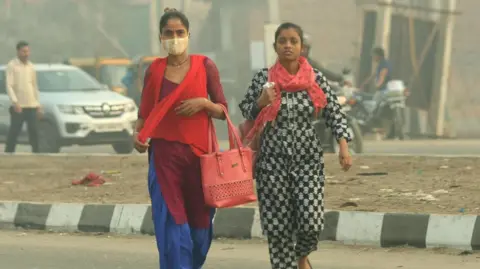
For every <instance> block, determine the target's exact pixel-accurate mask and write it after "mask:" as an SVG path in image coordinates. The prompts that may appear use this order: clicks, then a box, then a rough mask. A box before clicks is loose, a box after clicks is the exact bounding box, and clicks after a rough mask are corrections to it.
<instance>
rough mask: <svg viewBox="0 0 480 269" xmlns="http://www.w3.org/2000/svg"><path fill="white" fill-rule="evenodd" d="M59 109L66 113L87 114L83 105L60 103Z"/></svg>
mask: <svg viewBox="0 0 480 269" xmlns="http://www.w3.org/2000/svg"><path fill="white" fill-rule="evenodd" d="M57 107H58V110H60V112H62V113H65V114H71V115H79V114H85V111H84V110H83V107H81V106H72V105H58V106H57Z"/></svg>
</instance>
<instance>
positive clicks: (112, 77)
mask: <svg viewBox="0 0 480 269" xmlns="http://www.w3.org/2000/svg"><path fill="white" fill-rule="evenodd" d="M128 68H129V66H128V65H103V66H102V67H101V68H100V81H101V82H102V83H103V84H106V85H108V86H113V87H125V85H123V83H122V79H123V78H124V77H125V76H126V75H127V72H128Z"/></svg>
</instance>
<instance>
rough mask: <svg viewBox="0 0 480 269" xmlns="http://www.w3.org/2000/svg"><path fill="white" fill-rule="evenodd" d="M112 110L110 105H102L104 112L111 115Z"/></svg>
mask: <svg viewBox="0 0 480 269" xmlns="http://www.w3.org/2000/svg"><path fill="white" fill-rule="evenodd" d="M111 110H112V108H111V107H110V105H109V104H103V105H102V111H103V112H105V113H109V112H110V111H111Z"/></svg>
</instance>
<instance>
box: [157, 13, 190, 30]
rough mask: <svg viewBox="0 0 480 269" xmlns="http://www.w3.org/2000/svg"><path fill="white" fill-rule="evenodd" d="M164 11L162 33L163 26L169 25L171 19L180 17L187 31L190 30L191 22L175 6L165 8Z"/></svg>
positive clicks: (161, 23)
mask: <svg viewBox="0 0 480 269" xmlns="http://www.w3.org/2000/svg"><path fill="white" fill-rule="evenodd" d="M164 12H165V13H163V15H162V17H161V18H160V23H159V28H160V33H162V30H163V28H164V27H165V26H166V25H167V23H168V21H169V20H170V19H179V20H180V21H181V22H182V24H183V26H185V28H186V29H187V31H190V22H189V21H188V18H187V16H185V14H183V12H181V11H178V10H176V9H174V8H165V10H164Z"/></svg>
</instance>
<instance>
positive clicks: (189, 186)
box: [134, 9, 227, 269]
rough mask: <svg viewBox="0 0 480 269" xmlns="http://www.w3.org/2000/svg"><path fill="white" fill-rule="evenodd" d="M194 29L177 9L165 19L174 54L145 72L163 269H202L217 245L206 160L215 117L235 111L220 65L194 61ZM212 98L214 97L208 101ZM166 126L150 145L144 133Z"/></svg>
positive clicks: (145, 146)
mask: <svg viewBox="0 0 480 269" xmlns="http://www.w3.org/2000/svg"><path fill="white" fill-rule="evenodd" d="M189 29H190V24H189V21H188V19H187V17H186V16H185V15H184V14H183V13H182V12H180V11H177V10H175V9H165V13H164V14H163V16H162V17H161V19H160V42H161V44H162V45H163V48H164V49H165V50H166V52H167V53H168V56H167V57H165V58H159V59H157V60H155V61H154V62H153V63H152V64H151V66H150V67H149V68H148V70H147V71H146V74H145V79H144V87H143V92H142V98H141V103H140V109H139V110H140V111H139V119H138V121H137V124H136V133H135V135H134V139H135V147H136V149H137V150H138V151H139V152H145V151H148V156H149V170H148V188H149V192H150V198H151V202H152V215H153V224H154V229H155V236H156V240H157V247H158V251H159V254H160V268H161V269H200V268H202V265H203V264H204V263H205V260H206V257H207V253H208V250H209V248H210V245H211V242H212V235H213V232H212V220H213V216H214V214H215V209H213V208H209V207H208V206H206V205H205V201H204V198H203V191H202V185H201V171H200V158H199V156H200V155H202V154H205V153H207V151H208V135H207V134H208V124H209V121H210V117H213V118H216V119H224V118H225V114H224V112H223V110H222V107H221V105H223V106H225V107H226V106H227V104H226V101H225V96H224V93H223V88H222V86H221V84H220V78H219V72H218V69H217V67H216V65H215V63H214V62H213V61H212V60H211V59H209V58H207V57H205V56H201V55H189V54H188V51H187V49H188V45H189V37H190V32H189ZM208 97H210V99H209V98H208ZM157 116H158V117H159V118H160V117H161V120H160V121H158V124H157V125H156V126H155V129H154V131H153V134H152V135H151V136H150V140H149V142H144V141H142V140H141V139H139V132H142V130H145V129H149V128H150V127H149V126H147V124H145V122H148V120H147V119H148V118H149V117H154V118H157Z"/></svg>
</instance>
